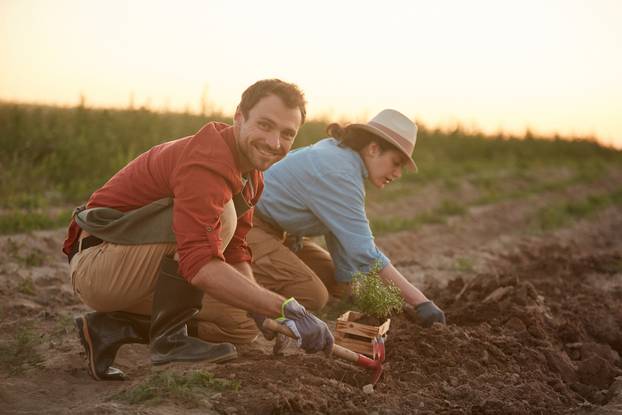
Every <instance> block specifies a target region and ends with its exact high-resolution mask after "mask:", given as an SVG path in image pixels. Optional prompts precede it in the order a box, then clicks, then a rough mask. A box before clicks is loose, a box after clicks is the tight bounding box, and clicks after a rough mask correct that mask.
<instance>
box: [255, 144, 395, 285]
mask: <svg viewBox="0 0 622 415" xmlns="http://www.w3.org/2000/svg"><path fill="white" fill-rule="evenodd" d="M366 177H367V169H366V168H365V164H364V163H363V160H362V159H361V156H360V155H359V154H358V153H357V152H355V151H353V150H351V149H349V148H342V147H339V146H338V141H337V140H335V139H334V138H325V139H323V140H321V141H319V142H317V143H315V144H314V145H311V146H308V147H303V148H300V149H297V150H294V151H292V152H290V153H289V154H288V155H287V156H286V157H285V158H284V159H283V160H281V161H279V162H278V163H276V164H274V165H273V166H272V167H270V168H269V169H268V170H266V171H265V172H264V185H265V187H264V191H263V193H262V195H261V198H260V199H259V202H258V203H257V205H256V209H257V210H258V211H259V213H261V214H262V215H263V216H264V217H266V218H267V219H269V220H271V221H273V222H274V224H276V225H277V226H279V227H280V228H281V229H283V230H284V231H285V232H287V233H288V234H290V235H294V236H299V237H302V236H318V235H324V238H325V239H326V246H327V248H328V251H329V252H330V254H331V257H332V259H333V262H334V264H335V268H336V276H335V277H336V279H337V281H340V282H349V281H351V279H352V275H353V274H354V273H356V272H357V271H363V272H367V271H368V270H369V268H370V267H371V266H372V265H373V264H374V263H375V262H376V261H379V262H380V268H381V269H382V268H384V267H385V266H386V265H387V264H388V263H389V259H388V258H387V257H386V256H385V255H384V254H383V253H382V252H381V251H380V250H379V249H378V247H377V246H376V244H375V243H374V237H373V235H372V233H371V229H370V227H369V221H368V220H367V215H366V214H365V185H364V180H365V178H366Z"/></svg>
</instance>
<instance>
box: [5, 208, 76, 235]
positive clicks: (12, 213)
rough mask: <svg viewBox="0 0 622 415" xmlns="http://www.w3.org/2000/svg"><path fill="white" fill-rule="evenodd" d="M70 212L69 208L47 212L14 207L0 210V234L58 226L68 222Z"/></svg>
mask: <svg viewBox="0 0 622 415" xmlns="http://www.w3.org/2000/svg"><path fill="white" fill-rule="evenodd" d="M71 213H72V210H71V209H66V210H64V211H61V212H58V213H56V214H49V213H46V212H42V211H37V210H30V209H25V210H17V209H15V208H13V209H11V210H9V211H6V212H0V235H7V234H8V235H11V234H16V233H23V232H30V231H35V230H40V229H54V228H60V227H62V226H65V225H67V224H68V223H69V219H70V218H71Z"/></svg>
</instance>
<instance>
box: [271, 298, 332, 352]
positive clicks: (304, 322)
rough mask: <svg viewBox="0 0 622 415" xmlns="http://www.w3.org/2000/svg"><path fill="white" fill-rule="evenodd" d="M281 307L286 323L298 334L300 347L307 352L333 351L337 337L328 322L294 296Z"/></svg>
mask: <svg viewBox="0 0 622 415" xmlns="http://www.w3.org/2000/svg"><path fill="white" fill-rule="evenodd" d="M281 308H282V310H283V317H285V321H284V324H286V325H287V326H288V327H289V328H290V329H292V331H293V332H294V333H295V334H297V335H298V338H299V343H300V347H302V349H303V350H304V351H305V352H307V353H316V352H319V351H324V352H325V353H330V352H331V351H332V349H333V343H334V342H335V338H334V337H333V334H332V333H331V332H330V330H329V329H328V326H327V325H326V323H324V322H323V321H322V320H320V319H319V318H317V317H316V316H314V315H313V314H311V313H309V312H308V311H307V310H306V309H305V308H304V307H303V306H302V305H301V304H300V303H298V301H296V300H295V299H294V298H290V299H288V300H285V302H284V303H283V305H282V307H281ZM292 323H293V324H292ZM292 326H294V327H292ZM294 328H295V329H294ZM296 332H297V333H296Z"/></svg>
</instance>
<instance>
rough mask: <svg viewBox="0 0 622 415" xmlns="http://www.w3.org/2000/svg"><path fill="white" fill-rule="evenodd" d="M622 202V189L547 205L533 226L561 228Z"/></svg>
mask: <svg viewBox="0 0 622 415" xmlns="http://www.w3.org/2000/svg"><path fill="white" fill-rule="evenodd" d="M619 204H622V190H618V191H616V192H613V193H608V194H603V195H592V196H588V197H587V198H585V199H582V200H577V201H569V202H563V203H560V204H557V205H555V206H547V207H545V208H542V209H540V210H538V211H537V212H536V214H535V216H534V219H533V227H535V228H536V229H537V230H541V231H548V230H553V229H557V228H561V227H564V226H567V225H570V224H572V223H573V222H575V221H577V220H580V219H583V218H586V217H589V216H591V215H593V214H594V213H596V212H598V211H600V210H602V209H604V208H606V207H608V206H612V205H619Z"/></svg>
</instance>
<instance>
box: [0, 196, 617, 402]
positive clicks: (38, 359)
mask: <svg viewBox="0 0 622 415" xmlns="http://www.w3.org/2000/svg"><path fill="white" fill-rule="evenodd" d="M592 189H593V186H592V187H591V188H589V189H588V188H585V189H578V191H579V192H581V191H584V192H589V191H591V190H592ZM548 197H551V198H554V197H555V196H554V195H551V196H542V197H536V198H535V199H526V200H522V201H520V200H519V201H512V202H504V203H499V204H496V205H490V206H485V207H481V208H473V209H471V210H470V211H469V213H468V214H467V215H464V216H462V217H459V218H455V219H452V220H451V221H450V222H449V223H448V224H445V225H430V226H425V227H423V228H421V229H419V230H418V231H416V232H414V231H413V232H409V231H406V232H401V233H398V234H393V235H388V236H385V237H382V238H379V239H378V244H379V245H380V246H381V247H382V248H383V250H384V251H385V253H387V254H388V256H389V257H390V258H392V259H393V260H394V263H395V264H396V265H397V267H398V268H399V269H401V270H402V271H403V272H404V274H405V275H406V276H407V277H408V278H410V279H412V280H413V281H414V282H416V283H417V284H418V285H420V286H421V287H422V288H424V291H425V292H426V294H427V295H428V296H429V297H430V298H432V299H434V301H435V302H436V303H437V304H438V305H439V306H441V308H443V309H444V310H445V312H446V314H447V320H448V323H449V324H448V325H447V326H440V325H435V326H434V327H432V328H430V329H423V328H421V327H419V326H418V325H416V324H414V323H412V322H411V321H409V320H408V319H406V318H405V317H404V316H403V315H397V316H393V317H392V319H391V329H390V331H389V335H388V338H387V342H386V347H387V356H386V362H385V364H384V372H383V376H382V378H381V379H380V381H379V382H378V384H377V385H376V387H375V389H374V390H373V391H372V392H371V393H369V390H367V389H365V390H364V386H365V385H366V384H368V383H369V379H370V373H369V372H367V371H365V370H364V369H362V368H358V367H355V366H353V365H351V364H349V363H346V362H342V361H339V360H337V359H333V358H327V357H325V356H324V355H321V354H316V355H305V354H303V353H300V352H298V351H297V350H294V349H291V348H290V349H288V351H287V352H286V353H285V355H284V356H273V355H272V354H271V350H272V349H271V344H270V343H269V342H267V341H265V340H264V339H259V340H258V341H257V342H255V343H254V344H252V345H249V346H244V347H240V348H239V352H240V357H239V358H238V359H237V360H235V361H233V362H229V363H225V364H219V365H214V364H195V365H193V366H192V367H189V366H181V365H180V366H176V365H169V366H168V367H167V368H165V369H164V370H169V371H173V372H178V373H187V372H188V371H191V370H196V369H199V368H201V369H206V370H209V371H210V372H212V373H214V374H216V375H217V376H218V377H221V378H225V379H229V380H237V381H239V382H240V385H241V387H240V389H239V390H238V391H231V390H227V391H221V392H210V391H206V393H205V397H204V399H203V400H202V401H201V402H200V403H199V404H196V403H194V404H192V405H190V404H189V402H184V401H180V400H171V401H165V402H160V403H158V404H148V403H147V404H139V405H131V404H129V403H126V402H120V401H118V400H116V399H115V398H114V396H115V395H116V394H118V393H119V392H120V391H123V390H127V389H129V388H131V387H133V386H136V385H139V384H141V383H143V382H145V380H146V379H148V378H149V376H150V375H151V374H153V373H155V370H154V369H153V368H152V367H151V366H150V364H149V359H148V350H147V348H146V347H145V346H141V345H129V346H124V347H123V348H122V349H121V350H120V352H119V355H118V358H117V362H118V366H119V367H120V368H122V369H123V370H124V371H125V372H126V373H127V374H128V375H129V376H130V380H129V381H126V382H96V381H93V380H92V379H91V378H90V377H89V376H88V374H87V372H86V367H85V363H84V360H83V359H84V355H83V352H82V350H81V347H80V345H79V342H78V339H77V336H76V334H75V332H74V329H73V326H72V318H71V317H72V316H73V315H76V314H79V313H83V312H85V311H87V309H86V308H85V307H84V306H83V305H81V304H80V303H79V301H77V299H76V297H74V296H73V293H72V292H71V284H70V282H69V281H68V277H67V268H68V267H67V264H66V260H65V258H64V257H63V256H62V255H61V254H60V243H61V241H62V238H63V234H64V231H63V230H59V231H50V232H37V233H32V234H25V235H16V236H11V237H2V238H0V304H2V309H1V310H2V312H1V314H0V317H1V320H0V333H1V337H0V345H2V344H4V345H7V344H9V343H10V342H11V341H12V340H14V339H16V338H17V337H19V335H20V334H19V333H23V330H24V328H27V329H28V330H31V332H32V333H35V334H36V338H37V339H38V343H37V345H36V347H35V348H34V349H33V351H32V356H33V359H30V360H29V359H22V360H21V361H19V364H18V365H16V364H12V365H11V364H8V365H7V364H4V365H3V366H0V385H1V387H0V413H7V414H30V413H32V414H35V413H37V414H38V413H52V414H67V413H69V414H100V413H106V414H121V413H123V414H126V413H141V414H173V413H185V414H187V413H225V414H247V413H252V414H288V413H304V414H307V413H308V414H316V413H317V414H319V413H331V414H368V413H376V414H403V413H412V414H437V413H441V414H500V413H503V414H568V413H577V414H622V362H621V360H620V353H622V301H621V300H620V299H621V298H622V209H621V208H620V207H619V206H618V207H610V208H607V209H605V210H603V211H601V212H599V213H598V214H596V215H594V216H592V217H590V218H589V219H586V220H582V221H580V222H577V223H574V224H572V225H571V226H568V227H566V228H564V229H560V230H557V231H555V232H549V233H534V232H531V231H529V230H528V223H529V217H530V213H531V212H533V211H534V209H535V208H536V207H537V206H541V205H546V203H547V198H548ZM372 208H373V207H372ZM29 281H30V282H29ZM332 324H334V322H333V323H332ZM20 330H22V331H20ZM3 350H4V353H7V351H6V350H7V349H3ZM0 362H2V357H0ZM159 370H162V369H159Z"/></svg>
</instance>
